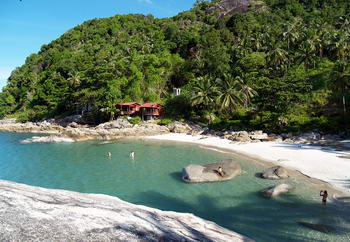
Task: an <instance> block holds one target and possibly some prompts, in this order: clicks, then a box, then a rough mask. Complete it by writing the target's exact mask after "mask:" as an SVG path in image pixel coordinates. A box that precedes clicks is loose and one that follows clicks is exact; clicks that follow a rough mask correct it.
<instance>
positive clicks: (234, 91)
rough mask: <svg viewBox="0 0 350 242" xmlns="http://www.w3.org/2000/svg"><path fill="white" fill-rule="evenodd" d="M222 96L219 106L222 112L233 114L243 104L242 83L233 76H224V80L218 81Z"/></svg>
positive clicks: (218, 98)
mask: <svg viewBox="0 0 350 242" xmlns="http://www.w3.org/2000/svg"><path fill="white" fill-rule="evenodd" d="M217 83H218V86H219V90H220V95H219V96H218V97H217V101H216V102H217V104H218V106H219V108H220V109H221V110H228V111H230V112H232V111H233V110H234V109H235V108H236V107H237V106H239V105H241V104H243V95H242V93H241V92H240V81H239V80H238V79H236V78H233V77H232V76H231V75H224V78H223V79H217Z"/></svg>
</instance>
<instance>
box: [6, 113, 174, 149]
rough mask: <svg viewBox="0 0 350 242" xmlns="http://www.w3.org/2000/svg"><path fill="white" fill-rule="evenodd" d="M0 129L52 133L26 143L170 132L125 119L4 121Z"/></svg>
mask: <svg viewBox="0 0 350 242" xmlns="http://www.w3.org/2000/svg"><path fill="white" fill-rule="evenodd" d="M0 131H9V132H19V133H43V134H51V136H47V137H45V138H44V137H40V138H38V137H33V138H31V139H28V140H26V141H24V143H29V142H57V141H59V142H60V141H66V140H68V139H73V141H87V140H112V139H118V138H123V137H135V136H151V135H160V134H166V133H169V132H170V131H169V129H168V128H167V127H166V126H161V125H157V124H153V123H142V124H140V125H132V124H130V123H129V122H128V121H127V120H125V119H121V120H115V121H112V122H108V123H103V124H101V125H98V126H96V127H91V126H87V125H80V124H78V123H75V122H72V123H69V124H67V126H66V127H63V126H60V125H58V124H56V123H51V122H47V121H43V122H38V123H32V122H27V123H4V124H0Z"/></svg>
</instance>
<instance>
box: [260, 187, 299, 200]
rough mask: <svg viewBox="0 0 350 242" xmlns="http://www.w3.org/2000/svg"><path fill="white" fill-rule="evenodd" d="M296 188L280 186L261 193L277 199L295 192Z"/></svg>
mask: <svg viewBox="0 0 350 242" xmlns="http://www.w3.org/2000/svg"><path fill="white" fill-rule="evenodd" d="M293 189H294V187H293V186H291V185H288V184H279V185H277V186H273V187H269V188H267V189H264V190H262V191H261V193H262V195H263V196H264V197H267V198H273V197H277V196H279V195H282V194H287V193H288V192H289V191H291V190H293Z"/></svg>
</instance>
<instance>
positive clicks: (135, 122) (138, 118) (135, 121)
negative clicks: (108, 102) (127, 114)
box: [129, 116, 141, 124]
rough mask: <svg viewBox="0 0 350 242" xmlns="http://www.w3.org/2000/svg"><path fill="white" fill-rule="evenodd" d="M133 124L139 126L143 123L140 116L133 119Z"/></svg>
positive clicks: (131, 121) (131, 120)
mask: <svg viewBox="0 0 350 242" xmlns="http://www.w3.org/2000/svg"><path fill="white" fill-rule="evenodd" d="M129 122H130V123H131V124H139V123H141V118H140V117H139V116H136V117H133V118H131V119H130V120H129Z"/></svg>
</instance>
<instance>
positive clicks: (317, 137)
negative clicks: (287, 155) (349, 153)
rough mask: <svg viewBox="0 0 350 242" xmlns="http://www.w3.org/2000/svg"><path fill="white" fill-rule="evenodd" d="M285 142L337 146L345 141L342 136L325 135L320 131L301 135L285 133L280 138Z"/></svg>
mask: <svg viewBox="0 0 350 242" xmlns="http://www.w3.org/2000/svg"><path fill="white" fill-rule="evenodd" d="M279 137H280V138H282V140H283V141H284V142H289V143H294V144H319V145H333V144H337V143H338V142H339V141H340V140H342V139H343V137H342V135H329V134H323V133H321V132H318V131H312V132H306V133H302V134H299V135H293V134H292V133H283V134H281V135H280V136H279Z"/></svg>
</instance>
